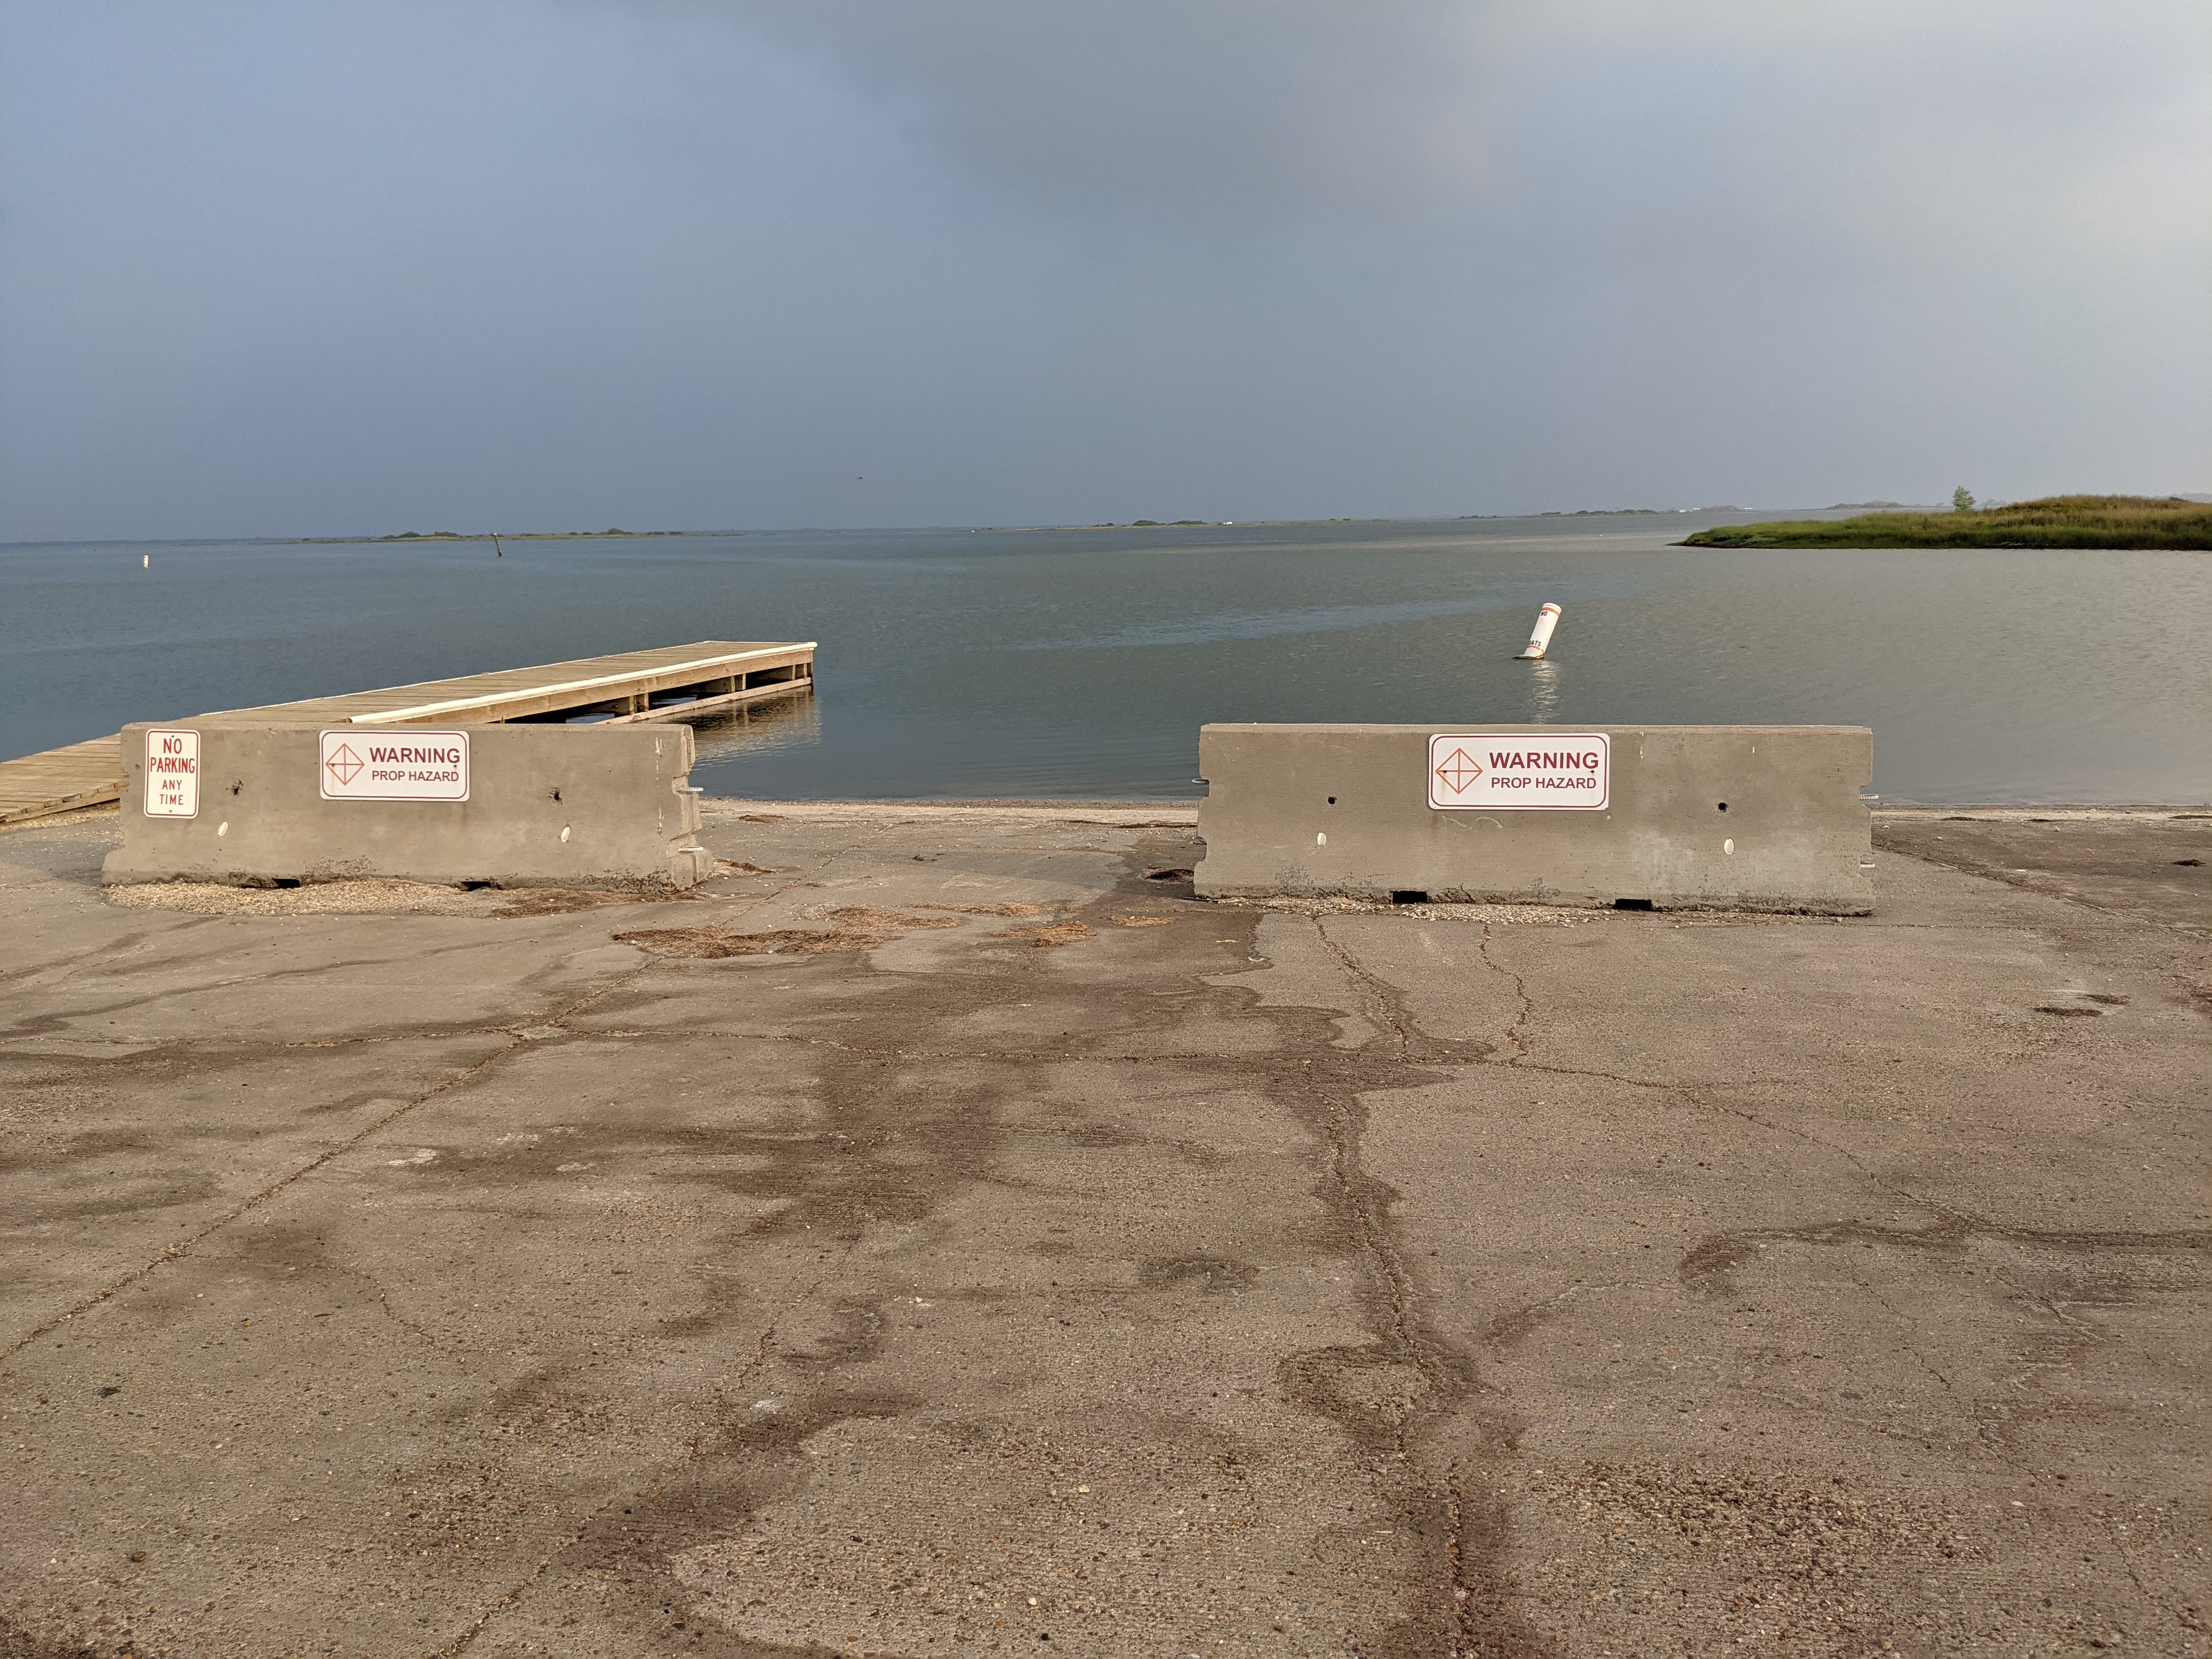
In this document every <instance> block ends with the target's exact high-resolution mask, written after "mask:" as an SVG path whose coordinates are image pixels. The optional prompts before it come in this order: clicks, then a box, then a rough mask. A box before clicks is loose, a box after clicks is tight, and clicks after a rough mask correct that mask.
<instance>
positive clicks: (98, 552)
mask: <svg viewBox="0 0 2212 1659" xmlns="http://www.w3.org/2000/svg"><path fill="white" fill-rule="evenodd" d="M1711 521H1712V520H1708V519H1706V518H1705V517H1703V516H1699V515H1691V516H1688V517H1684V518H1669V519H1666V520H1644V519H1626V520H1621V519H1616V520H1594V521H1593V520H1581V521H1574V520H1567V521H1561V520H1526V519H1522V520H1484V521H1480V522H1453V523H1422V522H1407V523H1396V524H1383V525H1335V526H1281V527H1273V528H1271V527H1265V526H1255V527H1251V528H1245V527H1241V526H1240V527H1237V528H1207V529H1203V530H1187V531H1070V532H982V533H976V532H968V531H902V532H793V533H778V534H763V535H748V536H742V537H726V538H685V539H683V540H654V541H636V542H627V543H624V542H604V541H598V542H520V543H512V544H509V545H508V550H507V555H506V556H505V557H503V558H495V557H494V556H493V554H492V550H491V548H490V546H489V544H483V543H475V542H470V543H460V544H446V545H443V546H435V545H434V546H404V545H393V544H367V545H351V544H349V545H343V546H300V545H291V544H262V543H210V542H198V543H174V544H148V543H127V544H125V543H116V544H75V545H70V546H15V547H9V548H0V604H4V609H0V755H17V754H22V753H27V752H29V751H31V750H39V749H46V748H51V747H52V746H54V745H56V744H64V743H70V742H74V741H76V740H78V739H80V738H90V737H96V736H99V735H100V734H102V733H105V732H112V731H114V730H115V729H116V728H117V727H118V726H120V725H122V724H123V723H124V722H125V721H127V720H149V719H167V718H172V717H175V716H180V715H186V714H197V713H201V712H204V711H206V710H209V709H214V708H238V707H240V706H246V705H252V704H258V703H265V702H282V701H284V700H287V699H290V698H296V697H307V696H320V695H324V694H327V693H331V692H338V691H351V690H362V689H363V688H366V687H369V686H377V685H392V684H402V683H404V682H407V681H412V680H423V679H435V678H441V677H443V676H447V675H452V674H463V673H471V672H476V671H482V670H486V669H491V668H502V667H512V666H517V665H524V664H531V663H541V662H554V661H558V660H561V659H566V658H571V657H585V656H597V655H600V654H603V653H608V652H613V651H626V650H633V649H636V648H638V647H644V646H654V645H669V644H679V643H683V642H684V641H690V640H696V639H762V640H773V639H811V640H818V641H821V653H820V658H819V665H818V668H817V672H818V675H819V677H820V678H819V690H818V692H817V696H816V698H815V699H814V700H813V701H812V702H809V703H806V704H804V705H801V706H800V707H799V708H796V709H790V708H787V709H784V710H782V711H781V712H775V711H769V712H756V713H755V714H753V715H752V716H751V717H750V720H738V721H730V722H725V723H723V724H721V725H720V726H711V727H707V728H704V729H702V734H701V751H702V766H701V769H700V772H699V774H698V775H696V781H698V782H701V783H703V784H704V785H705V786H706V787H707V788H708V791H709V792H710V793H715V794H722V795H739V794H742V795H755V796H771V797H774V796H781V797H788V798H805V797H824V796H829V797H835V796H878V797H928V796H968V797H979V796H981V797H988V796H1054V797H1063V798H1065V797H1075V796H1111V797H1123V798H1134V797H1172V796H1189V795H1194V794H1196V793H1200V791H1199V790H1198V789H1197V788H1196V787H1195V786H1194V781H1193V780H1194V778H1195V776H1196V756H1197V732H1198V727H1199V726H1200V723H1201V722H1202V721H1206V720H1449V721H1467V722H1478V721H1486V722H1513V721H1522V720H1527V721H1531V722H1553V723H1558V722H1564V723H1569V724H1576V725H1581V724H1586V723H1587V724H1594V723H1598V722H1605V721H1616V722H1628V721H1650V722H1669V721H1724V720H1753V721H1777V722H1788V721H1819V722H1835V723H1848V724H1853V725H1866V726H1872V727H1873V728H1874V732H1875V787H1876V788H1878V789H1879V790H1880V791H1881V793H1882V794H1883V795H1885V796H1886V797H1888V798H1890V799H1901V800H1928V801H2016V802H2060V801H2085V802H2086V801H2167V802H2203V801H2205V800H2208V799H2212V555H2207V554H2201V553H2086V552H2048V553H2046V552H1994V551H1993V552H1986V553H1984V552H1964V553H1961V552H1843V553H1837V552H1826V551H1820V552H1804V553H1773V552H1737V551H1730V550H1719V549H1697V548H1673V547H1668V546H1667V545H1666V543H1667V542H1668V540H1670V539H1672V538H1677V537H1680V535H1682V534H1683V533H1685V531H1686V528H1687V527H1690V526H1696V525H1699V524H1702V523H1706V522H1711ZM149 553H150V554H151V556H152V558H153V568H151V569H150V570H147V569H142V568H140V557H141V556H142V555H143V554H149ZM1546 599H1556V600H1558V601H1559V603H1561V604H1562V605H1564V606H1565V612H1566V614H1565V620H1564V621H1563V622H1562V623H1561V625H1560V628H1559V635H1558V637H1557V639H1556V641H1554V644H1553V653H1554V655H1553V660H1551V661H1549V662H1546V663H1541V664H1535V665H1530V664H1527V663H1516V662H1514V661H1512V660H1510V659H1511V657H1512V653H1514V652H1515V651H1516V650H1518V649H1519V648H1520V646H1521V644H1522V641H1523V640H1525V639H1526V638H1527V636H1528V625H1529V623H1530V622H1531V620H1532V618H1533V617H1534V611H1535V609H1536V607H1537V605H1539V604H1541V602H1542V601H1544V600H1546Z"/></svg>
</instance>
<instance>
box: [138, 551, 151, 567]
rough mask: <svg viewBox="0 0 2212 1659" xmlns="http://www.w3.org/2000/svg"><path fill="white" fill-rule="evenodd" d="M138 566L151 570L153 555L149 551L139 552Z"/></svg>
mask: <svg viewBox="0 0 2212 1659" xmlns="http://www.w3.org/2000/svg"><path fill="white" fill-rule="evenodd" d="M138 568H140V569H141V570H151V569H152V568H154V556H153V555H152V554H151V553H142V554H140V555H139V556H138Z"/></svg>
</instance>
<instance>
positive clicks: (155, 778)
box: [146, 729, 200, 818]
mask: <svg viewBox="0 0 2212 1659" xmlns="http://www.w3.org/2000/svg"><path fill="white" fill-rule="evenodd" d="M199 815H200V734H199V733H198V732H182V731H161V730H159V729H151V730H149V731H148V732H147V733H146V816H147V817H149V818H196V817H199Z"/></svg>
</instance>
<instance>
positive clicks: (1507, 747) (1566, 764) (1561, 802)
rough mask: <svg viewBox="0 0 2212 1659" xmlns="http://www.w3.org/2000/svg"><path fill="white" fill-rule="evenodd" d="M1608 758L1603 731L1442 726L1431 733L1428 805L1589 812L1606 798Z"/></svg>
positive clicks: (1610, 747) (1610, 756)
mask: <svg viewBox="0 0 2212 1659" xmlns="http://www.w3.org/2000/svg"><path fill="white" fill-rule="evenodd" d="M1612 759H1613V745H1612V744H1611V743H1610V742H1608V741H1607V738H1606V735H1605V733H1604V732H1438V733H1437V735H1436V736H1434V737H1432V738H1430V739H1429V805H1431V806H1433V807H1437V808H1438V809H1440V810H1443V811H1450V810H1452V809H1455V808H1465V807H1474V808H1479V809H1480V810H1481V811H1486V812H1495V811H1500V810H1503V811H1522V810H1525V809H1527V808H1529V807H1553V808H1557V807H1567V808H1576V807H1579V808H1581V809H1583V810H1584V811H1590V810H1593V809H1595V808H1597V807H1601V806H1603V805H1605V804H1606V802H1607V799H1609V797H1610V793H1611V787H1610V786H1611V775H1612V764H1611V763H1612Z"/></svg>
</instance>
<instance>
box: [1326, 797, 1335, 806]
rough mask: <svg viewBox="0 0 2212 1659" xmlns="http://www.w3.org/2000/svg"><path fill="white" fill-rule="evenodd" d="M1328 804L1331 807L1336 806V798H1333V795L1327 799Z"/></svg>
mask: <svg viewBox="0 0 2212 1659" xmlns="http://www.w3.org/2000/svg"><path fill="white" fill-rule="evenodd" d="M1328 804H1329V805H1331V806H1334V805H1336V797H1335V796H1334V795H1331V796H1330V797H1329V798H1328Z"/></svg>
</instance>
